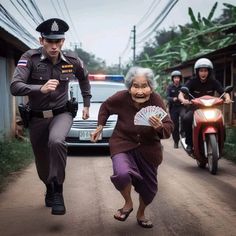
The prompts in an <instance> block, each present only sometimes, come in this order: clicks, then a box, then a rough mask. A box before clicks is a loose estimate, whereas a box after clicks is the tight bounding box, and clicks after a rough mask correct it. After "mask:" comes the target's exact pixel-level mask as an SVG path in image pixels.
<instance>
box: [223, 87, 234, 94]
mask: <svg viewBox="0 0 236 236" xmlns="http://www.w3.org/2000/svg"><path fill="white" fill-rule="evenodd" d="M232 90H233V86H227V87H225V89H224V92H225V93H230V92H231V91H232Z"/></svg>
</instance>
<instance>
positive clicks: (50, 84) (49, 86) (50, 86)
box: [40, 79, 59, 93]
mask: <svg viewBox="0 0 236 236" xmlns="http://www.w3.org/2000/svg"><path fill="white" fill-rule="evenodd" d="M58 85H59V81H58V80H56V79H50V80H48V81H47V83H46V84H44V85H43V86H42V87H41V89H40V90H41V92H42V93H49V92H52V91H55V90H56V88H57V86H58Z"/></svg>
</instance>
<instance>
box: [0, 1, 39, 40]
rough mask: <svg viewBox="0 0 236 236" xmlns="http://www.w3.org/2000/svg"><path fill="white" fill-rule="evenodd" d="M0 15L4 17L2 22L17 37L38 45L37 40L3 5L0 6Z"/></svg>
mask: <svg viewBox="0 0 236 236" xmlns="http://www.w3.org/2000/svg"><path fill="white" fill-rule="evenodd" d="M0 15H2V17H1V21H2V22H3V23H4V24H5V25H6V26H7V27H8V28H9V29H11V30H12V31H13V32H15V34H16V35H18V36H19V37H20V38H23V39H25V40H26V41H27V42H29V43H30V44H32V43H33V44H37V40H36V38H35V37H33V36H32V35H31V34H30V33H29V32H28V31H27V30H26V29H25V28H24V27H23V26H22V25H21V24H20V23H18V22H17V20H16V19H15V18H14V17H12V16H11V14H10V13H9V12H8V11H7V10H6V9H5V8H4V7H3V6H2V4H0ZM16 35H15V36H16Z"/></svg>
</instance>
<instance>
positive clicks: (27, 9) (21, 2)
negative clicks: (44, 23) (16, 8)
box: [17, 0, 39, 25]
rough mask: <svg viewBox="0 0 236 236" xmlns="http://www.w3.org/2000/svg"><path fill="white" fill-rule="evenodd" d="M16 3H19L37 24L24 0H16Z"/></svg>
mask: <svg viewBox="0 0 236 236" xmlns="http://www.w3.org/2000/svg"><path fill="white" fill-rule="evenodd" d="M17 3H18V4H19V5H20V7H21V8H22V9H23V10H24V11H25V13H26V14H27V15H28V16H29V17H30V18H31V19H32V20H33V21H34V22H35V24H37V25H38V24H39V22H38V21H37V20H36V18H35V16H34V15H33V14H32V12H31V11H30V9H29V8H28V6H27V4H26V3H25V1H24V0H22V1H20V0H17Z"/></svg>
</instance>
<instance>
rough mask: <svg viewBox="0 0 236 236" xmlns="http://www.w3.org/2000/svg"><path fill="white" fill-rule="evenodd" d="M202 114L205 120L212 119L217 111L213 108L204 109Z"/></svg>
mask: <svg viewBox="0 0 236 236" xmlns="http://www.w3.org/2000/svg"><path fill="white" fill-rule="evenodd" d="M203 114H204V116H205V117H206V119H207V120H212V119H214V118H215V117H216V116H217V112H216V111H215V110H205V111H203Z"/></svg>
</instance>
